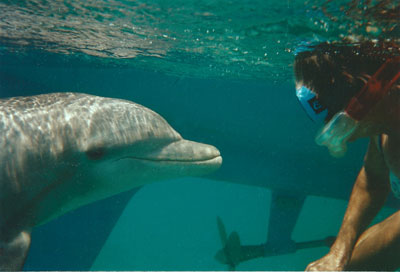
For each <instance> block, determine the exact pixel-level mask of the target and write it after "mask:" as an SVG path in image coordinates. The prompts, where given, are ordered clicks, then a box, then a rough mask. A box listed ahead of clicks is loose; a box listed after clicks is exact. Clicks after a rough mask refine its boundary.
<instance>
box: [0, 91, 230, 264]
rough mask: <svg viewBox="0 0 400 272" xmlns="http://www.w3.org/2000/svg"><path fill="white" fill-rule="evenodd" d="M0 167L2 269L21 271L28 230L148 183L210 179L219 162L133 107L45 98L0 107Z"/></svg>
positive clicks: (89, 98) (209, 149)
mask: <svg viewBox="0 0 400 272" xmlns="http://www.w3.org/2000/svg"><path fill="white" fill-rule="evenodd" d="M0 163H1V167H0V178H1V180H0V269H1V270H20V269H22V267H23V264H24V261H25V258H26V256H27V252H28V250H29V246H30V241H31V238H30V233H31V230H32V228H33V227H35V226H38V225H41V224H43V223H45V222H48V221H49V220H52V219H54V218H56V217H58V216H60V215H62V214H64V213H66V212H68V211H70V210H73V209H76V208H78V207H80V206H82V205H85V204H88V203H91V202H94V201H97V200H100V199H104V198H107V197H109V196H112V195H115V194H118V193H120V192H124V191H128V190H130V189H132V188H135V187H139V186H141V185H144V184H147V183H150V182H154V181H157V180H163V179H168V178H175V177H181V176H187V175H202V174H206V173H210V172H213V171H215V170H216V169H218V168H219V167H220V165H221V163H222V158H221V156H220V153H219V151H218V150H217V149H216V148H215V147H213V146H211V145H206V144H201V143H197V142H192V141H188V140H185V139H183V138H182V137H181V136H180V134H179V133H177V132H176V131H175V130H174V129H173V128H172V127H171V126H170V125H169V124H168V123H167V122H166V121H165V120H164V119H163V118H162V117H161V116H160V115H158V114H157V113H155V112H154V111H152V110H150V109H148V108H145V107H143V106H141V105H139V104H136V103H133V102H131V101H127V100H121V99H112V98H105V97H99V96H94V95H88V94H82V93H51V94H42V95H37V96H30V97H13V98H8V99H2V100H0Z"/></svg>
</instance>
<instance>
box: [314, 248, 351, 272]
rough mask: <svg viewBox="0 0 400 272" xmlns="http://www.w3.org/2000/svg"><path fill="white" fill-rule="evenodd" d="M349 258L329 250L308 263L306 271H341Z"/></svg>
mask: <svg viewBox="0 0 400 272" xmlns="http://www.w3.org/2000/svg"><path fill="white" fill-rule="evenodd" d="M348 261H349V258H348V257H346V256H345V255H343V254H339V253H338V252H335V251H331V252H329V253H328V254H327V255H325V256H324V257H322V258H321V259H319V260H316V261H315V262H312V263H310V264H309V265H308V266H307V268H306V271H343V270H344V269H345V266H346V265H347V263H348Z"/></svg>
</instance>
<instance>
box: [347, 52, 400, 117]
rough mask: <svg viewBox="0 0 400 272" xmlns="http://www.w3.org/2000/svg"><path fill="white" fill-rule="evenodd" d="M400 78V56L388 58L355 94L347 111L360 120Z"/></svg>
mask: <svg viewBox="0 0 400 272" xmlns="http://www.w3.org/2000/svg"><path fill="white" fill-rule="evenodd" d="M399 78H400V56H398V57H395V58H391V59H388V60H387V61H386V62H385V63H384V64H382V66H381V67H380V68H379V69H378V71H376V73H375V74H374V75H373V76H372V77H371V78H370V79H369V80H368V82H367V83H366V84H365V85H364V87H363V88H362V89H361V91H360V92H359V93H358V94H357V95H356V96H354V97H353V98H352V99H351V100H350V102H349V104H348V105H347V107H346V109H345V111H346V113H347V114H348V115H350V116H351V117H352V118H353V119H355V120H357V121H360V120H362V119H363V118H364V117H365V115H367V113H368V112H369V110H370V109H372V108H373V107H374V106H375V105H376V104H377V103H378V102H379V101H380V100H381V99H382V98H383V97H384V96H386V95H387V94H388V92H389V90H390V88H391V87H392V86H393V84H394V83H395V82H396V81H397V80H398V79H399Z"/></svg>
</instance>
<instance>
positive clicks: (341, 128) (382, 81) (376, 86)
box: [296, 57, 400, 157]
mask: <svg viewBox="0 0 400 272" xmlns="http://www.w3.org/2000/svg"><path fill="white" fill-rule="evenodd" d="M399 78H400V57H395V58H392V59H388V60H387V61H386V62H385V63H384V64H383V65H382V66H381V67H380V68H379V69H378V71H377V72H376V73H375V74H374V75H373V76H372V77H371V78H370V79H369V80H368V82H367V83H366V84H365V85H364V87H363V88H362V89H361V90H360V92H358V94H357V95H356V96H354V97H353V98H352V99H351V100H350V102H349V104H348V105H347V107H346V108H345V110H343V111H341V112H339V113H337V114H335V115H334V116H333V118H332V119H331V120H330V121H329V122H328V123H327V124H326V125H325V126H324V127H323V129H322V130H321V132H319V133H318V135H317V136H316V138H315V141H316V143H317V144H318V145H325V146H326V147H327V148H328V149H329V152H330V153H331V155H333V156H334V157H342V156H344V154H345V153H346V150H347V141H348V140H349V139H350V138H351V136H352V135H353V134H354V132H355V131H356V130H357V128H358V127H359V124H360V121H361V120H362V119H363V118H364V117H365V116H366V115H367V114H368V113H369V111H370V110H371V109H372V108H373V107H374V106H375V105H376V104H378V102H379V101H380V100H381V99H382V98H383V97H385V96H386V95H387V94H388V93H389V91H390V89H391V87H392V86H393V84H394V83H395V82H396V81H397V80H398V79H399ZM304 91H305V92H307V93H308V94H307V95H308V97H311V96H312V95H313V96H314V97H315V99H317V97H316V95H315V94H314V93H312V92H311V91H310V90H309V89H308V88H306V87H304V86H302V87H301V88H298V89H297V90H296V95H297V97H298V98H299V101H300V102H301V104H302V105H303V107H305V103H304V99H303V97H306V96H305V95H301V93H302V92H304ZM299 93H300V95H299ZM305 109H306V112H307V113H308V114H309V116H310V111H309V110H307V108H305ZM310 117H312V115H311V116H310ZM312 119H313V120H314V118H313V117H312Z"/></svg>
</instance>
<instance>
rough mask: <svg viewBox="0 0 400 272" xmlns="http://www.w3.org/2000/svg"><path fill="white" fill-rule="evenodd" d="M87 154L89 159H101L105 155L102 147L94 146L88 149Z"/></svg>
mask: <svg viewBox="0 0 400 272" xmlns="http://www.w3.org/2000/svg"><path fill="white" fill-rule="evenodd" d="M86 156H87V157H88V159H89V160H100V159H101V158H102V157H103V156H104V150H103V149H102V148H94V149H90V150H88V151H86Z"/></svg>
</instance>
